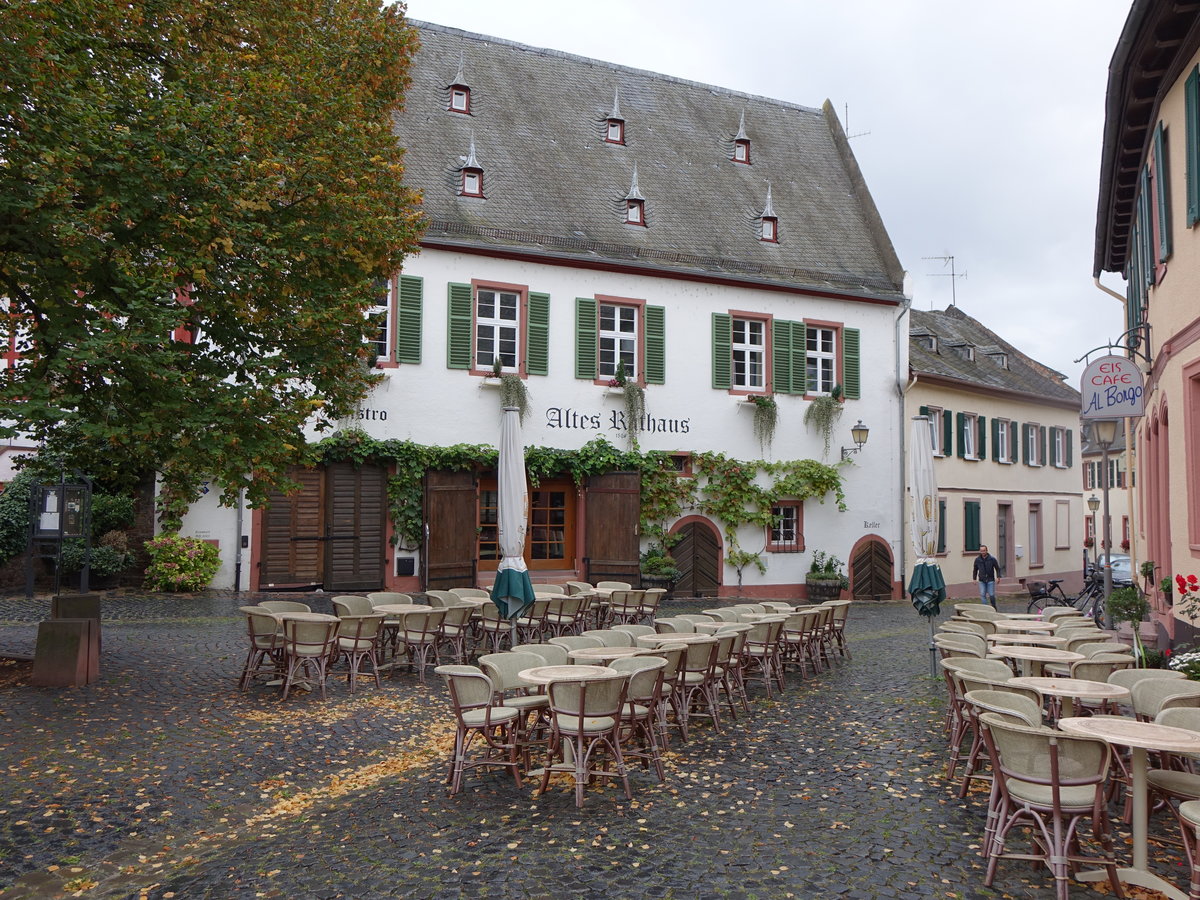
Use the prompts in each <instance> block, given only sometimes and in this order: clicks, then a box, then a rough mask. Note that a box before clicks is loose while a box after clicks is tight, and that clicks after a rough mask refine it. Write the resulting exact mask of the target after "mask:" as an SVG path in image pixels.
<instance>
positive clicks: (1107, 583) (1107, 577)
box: [1100, 444, 1137, 628]
mask: <svg viewBox="0 0 1200 900" xmlns="http://www.w3.org/2000/svg"><path fill="white" fill-rule="evenodd" d="M1100 449H1101V450H1103V452H1104V459H1103V463H1102V465H1103V467H1104V548H1105V549H1104V623H1105V625H1107V626H1108V627H1109V628H1112V627H1113V623H1112V616H1110V615H1109V614H1108V598H1109V597H1110V596H1111V595H1112V554H1113V546H1112V520H1111V519H1110V518H1109V515H1108V482H1109V477H1108V444H1101V447H1100ZM1134 627H1135V628H1136V627H1137V625H1136V624H1135V625H1134Z"/></svg>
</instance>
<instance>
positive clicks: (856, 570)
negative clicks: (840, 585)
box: [850, 538, 892, 600]
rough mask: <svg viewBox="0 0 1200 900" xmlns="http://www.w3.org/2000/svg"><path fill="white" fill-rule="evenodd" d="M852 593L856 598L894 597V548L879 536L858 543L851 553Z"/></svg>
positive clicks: (877, 598) (881, 598)
mask: <svg viewBox="0 0 1200 900" xmlns="http://www.w3.org/2000/svg"><path fill="white" fill-rule="evenodd" d="M850 593H851V594H852V595H853V596H854V599H855V600H890V599H891V598H892V548H891V547H889V546H888V545H887V543H886V542H884V541H882V540H880V539H879V538H867V539H865V540H862V541H860V542H859V543H858V545H857V546H856V547H855V548H854V552H853V553H852V554H851V555H850Z"/></svg>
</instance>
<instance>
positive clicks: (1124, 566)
mask: <svg viewBox="0 0 1200 900" xmlns="http://www.w3.org/2000/svg"><path fill="white" fill-rule="evenodd" d="M1104 559H1105V554H1103V553H1102V554H1100V555H1099V556H1098V557H1097V558H1096V566H1097V570H1098V571H1099V572H1101V573H1103V566H1104ZM1112 580H1113V584H1133V569H1132V568H1131V566H1130V561H1129V556H1128V554H1125V553H1114V554H1113V555H1112Z"/></svg>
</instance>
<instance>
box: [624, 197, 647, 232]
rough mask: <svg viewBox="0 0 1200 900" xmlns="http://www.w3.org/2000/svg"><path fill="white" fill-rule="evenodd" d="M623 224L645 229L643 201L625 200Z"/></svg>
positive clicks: (644, 202) (644, 204) (644, 206)
mask: <svg viewBox="0 0 1200 900" xmlns="http://www.w3.org/2000/svg"><path fill="white" fill-rule="evenodd" d="M625 224H626V225H637V226H638V227H639V228H645V227H646V201H645V200H626V201H625Z"/></svg>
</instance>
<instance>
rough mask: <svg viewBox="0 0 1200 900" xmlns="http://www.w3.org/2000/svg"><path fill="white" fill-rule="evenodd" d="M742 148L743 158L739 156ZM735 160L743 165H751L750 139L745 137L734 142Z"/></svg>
mask: <svg viewBox="0 0 1200 900" xmlns="http://www.w3.org/2000/svg"><path fill="white" fill-rule="evenodd" d="M739 150H741V151H742V154H743V158H741V159H739V158H738V151H739ZM733 161H734V162H735V163H740V164H741V165H744V166H748V165H750V141H748V140H746V139H745V138H740V139H738V140H736V141H734V142H733Z"/></svg>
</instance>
